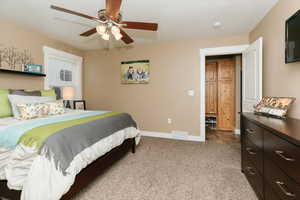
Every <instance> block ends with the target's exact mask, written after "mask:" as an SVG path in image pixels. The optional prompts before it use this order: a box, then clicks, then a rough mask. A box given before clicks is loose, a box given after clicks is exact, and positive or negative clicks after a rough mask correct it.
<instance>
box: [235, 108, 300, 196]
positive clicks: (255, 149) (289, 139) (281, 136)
mask: <svg viewBox="0 0 300 200" xmlns="http://www.w3.org/2000/svg"><path fill="white" fill-rule="evenodd" d="M241 145H242V148H241V149H242V152H241V155H242V172H243V173H244V174H245V176H246V178H247V180H248V181H249V183H250V185H251V187H252V188H253V190H254V191H255V193H256V195H257V197H258V199H261V200H262V199H264V200H300V120H297V119H286V120H280V119H274V118H268V117H264V116H258V115H254V114H253V113H242V115H241Z"/></svg>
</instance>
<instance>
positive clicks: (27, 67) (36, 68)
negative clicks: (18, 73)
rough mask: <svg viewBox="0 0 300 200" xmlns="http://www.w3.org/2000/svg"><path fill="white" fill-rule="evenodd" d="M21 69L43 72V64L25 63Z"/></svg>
mask: <svg viewBox="0 0 300 200" xmlns="http://www.w3.org/2000/svg"><path fill="white" fill-rule="evenodd" d="M23 71H24V72H31V73H37V74H42V73H43V65H34V64H25V65H24V68H23Z"/></svg>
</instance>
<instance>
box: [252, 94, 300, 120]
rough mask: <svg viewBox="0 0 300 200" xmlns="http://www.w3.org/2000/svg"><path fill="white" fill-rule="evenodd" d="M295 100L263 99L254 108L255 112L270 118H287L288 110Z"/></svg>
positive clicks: (288, 98) (286, 98)
mask: <svg viewBox="0 0 300 200" xmlns="http://www.w3.org/2000/svg"><path fill="white" fill-rule="evenodd" d="M295 100H296V99H295V98H293V97H263V98H262V100H261V101H260V102H259V103H258V104H257V105H256V106H255V107H254V109H255V110H254V112H255V113H256V114H261V115H266V116H270V117H276V118H286V117H287V113H288V110H289V108H290V107H291V105H292V104H293V102H294V101H295Z"/></svg>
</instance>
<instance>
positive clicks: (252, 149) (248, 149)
mask: <svg viewBox="0 0 300 200" xmlns="http://www.w3.org/2000/svg"><path fill="white" fill-rule="evenodd" d="M244 148H245V149H244V152H245V155H246V156H247V160H249V161H250V162H251V163H253V164H254V166H255V168H256V169H257V170H258V171H259V172H260V173H261V174H262V173H263V149H261V148H259V147H257V146H256V145H254V144H253V143H252V141H250V140H249V139H248V138H246V139H245V146H244Z"/></svg>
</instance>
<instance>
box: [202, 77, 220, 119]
mask: <svg viewBox="0 0 300 200" xmlns="http://www.w3.org/2000/svg"><path fill="white" fill-rule="evenodd" d="M205 89H206V90H205V91H206V92H205V101H206V103H205V109H206V115H207V116H211V117H217V112H218V109H217V106H218V105H217V103H218V102H217V99H218V90H217V82H216V81H208V82H206V85H205Z"/></svg>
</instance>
